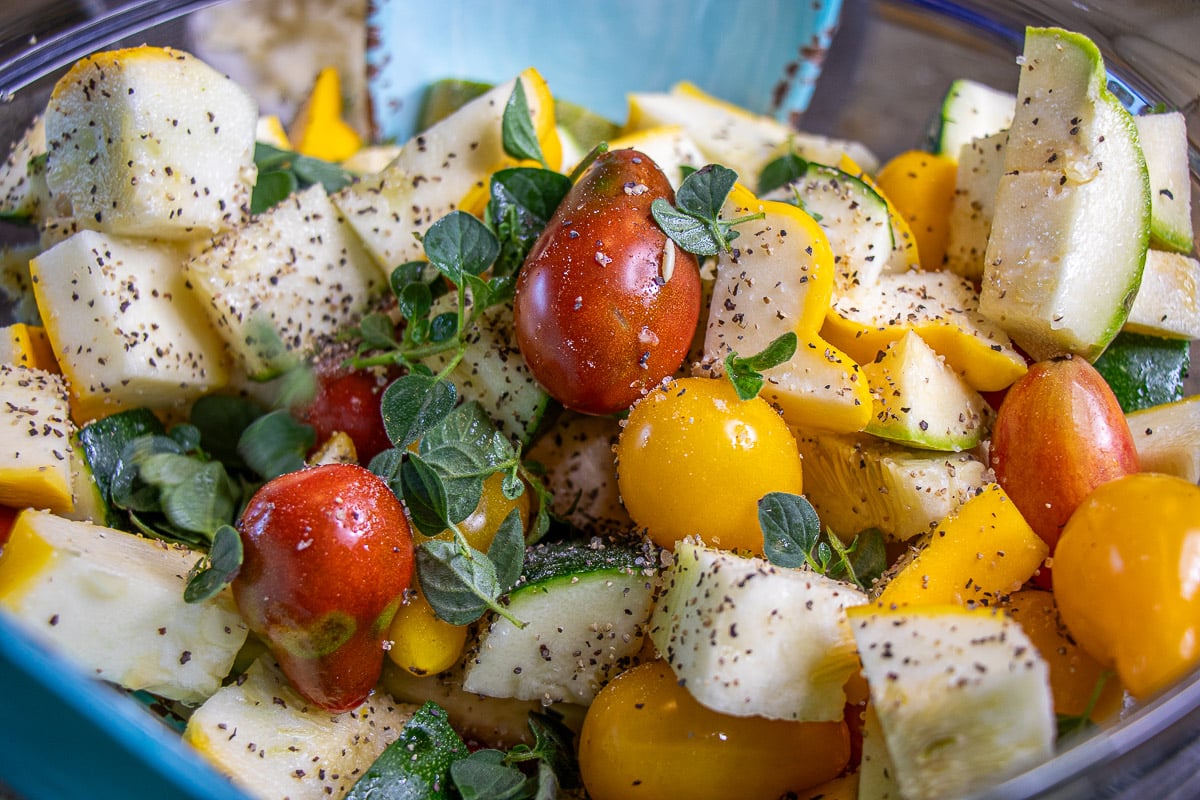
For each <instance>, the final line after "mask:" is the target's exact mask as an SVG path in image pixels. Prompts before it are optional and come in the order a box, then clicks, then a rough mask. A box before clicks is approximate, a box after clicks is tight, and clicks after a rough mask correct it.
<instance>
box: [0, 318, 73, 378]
mask: <svg viewBox="0 0 1200 800" xmlns="http://www.w3.org/2000/svg"><path fill="white" fill-rule="evenodd" d="M0 362H3V363H5V364H15V365H18V366H22V367H33V368H34V369H43V370H45V371H46V372H55V373H57V372H59V369H58V359H57V358H55V357H54V348H52V347H51V346H50V339H48V338H47V337H46V329H45V328H43V327H42V326H41V325H29V324H26V323H24V322H14V323H13V324H12V325H7V326H5V327H4V328H0Z"/></svg>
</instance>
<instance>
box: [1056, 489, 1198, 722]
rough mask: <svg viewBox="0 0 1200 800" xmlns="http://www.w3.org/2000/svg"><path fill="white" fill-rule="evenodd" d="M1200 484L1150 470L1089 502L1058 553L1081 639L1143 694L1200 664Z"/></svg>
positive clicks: (1062, 595)
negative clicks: (1199, 485) (1150, 471)
mask: <svg viewBox="0 0 1200 800" xmlns="http://www.w3.org/2000/svg"><path fill="white" fill-rule="evenodd" d="M1198 576H1200V487H1197V486H1196V485H1195V484H1193V483H1190V482H1188V481H1186V480H1184V479H1183V478H1177V477H1174V476H1171V475H1159V474H1155V473H1149V472H1142V473H1138V474H1136V475H1127V476H1125V477H1123V478H1118V479H1116V480H1113V481H1110V482H1108V483H1106V484H1104V485H1103V486H1101V487H1099V488H1098V489H1096V491H1094V492H1092V493H1091V494H1090V495H1088V497H1087V498H1086V499H1085V500H1084V501H1083V503H1082V504H1080V506H1079V508H1078V509H1076V511H1075V513H1074V514H1072V515H1071V519H1070V521H1069V522H1068V523H1067V526H1066V528H1065V529H1064V530H1063V534H1062V538H1061V539H1059V542H1058V550H1057V552H1056V554H1055V557H1054V598H1055V601H1056V602H1057V604H1058V609H1059V612H1060V613H1061V615H1062V620H1063V622H1064V623H1065V624H1066V626H1067V629H1068V630H1069V631H1070V633H1071V636H1072V638H1073V639H1074V640H1075V641H1076V642H1078V643H1079V646H1080V647H1082V648H1083V649H1084V650H1086V651H1087V652H1088V653H1089V654H1091V655H1092V657H1094V658H1095V659H1096V660H1097V661H1099V662H1100V663H1101V664H1102V665H1104V666H1107V667H1112V668H1115V669H1116V672H1117V675H1118V677H1120V679H1121V683H1123V684H1124V685H1125V688H1127V689H1128V690H1129V691H1130V693H1132V694H1133V696H1134V697H1136V698H1138V699H1139V700H1145V699H1148V698H1149V697H1150V696H1152V695H1154V694H1155V693H1156V692H1158V691H1160V690H1162V689H1165V688H1166V687H1167V686H1169V685H1170V684H1171V683H1173V682H1174V681H1175V680H1177V679H1179V678H1181V677H1182V676H1183V675H1185V674H1187V673H1188V672H1189V671H1190V670H1192V669H1194V668H1195V667H1196V666H1197V665H1200V577H1198Z"/></svg>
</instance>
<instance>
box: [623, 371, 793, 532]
mask: <svg viewBox="0 0 1200 800" xmlns="http://www.w3.org/2000/svg"><path fill="white" fill-rule="evenodd" d="M617 485H618V487H619V489H620V491H621V499H622V501H623V502H624V503H625V508H626V510H627V511H628V512H629V516H630V517H631V518H632V519H633V521H634V522H635V523H636V524H637V525H638V526H639V527H641V528H645V529H646V532H647V533H648V534H649V536H650V538H651V539H653V540H654V542H655V543H656V544H658V545H660V546H662V547H667V548H670V547H672V546H673V545H674V544H675V542H676V541H678V540H679V539H682V538H684V537H687V536H692V535H696V536H699V537H700V538H701V539H702V540H703V541H704V542H705V543H706V544H708V545H711V546H714V547H722V548H724V549H726V550H749V551H752V552H754V553H761V552H762V548H763V540H762V530H761V528H760V527H759V524H758V501H759V500H760V499H761V498H762V496H763V495H765V494H767V493H769V492H790V493H794V494H799V493H800V492H801V490H802V488H803V481H802V476H801V469H800V453H799V451H798V450H797V448H796V440H795V438H794V437H793V436H792V432H791V431H790V430H789V429H788V427H787V424H786V423H785V422H784V421H783V419H782V418H781V417H780V416H779V414H778V413H776V411H775V409H774V408H772V407H771V405H770V404H769V403H767V401H765V400H763V399H762V398H759V397H755V398H751V399H750V400H741V399H739V398H738V396H737V393H736V392H735V391H734V389H733V385H732V384H731V383H730V382H729V381H728V380H726V379H724V378H683V379H680V380H676V381H672V382H670V383H667V384H666V385H665V386H663V387H661V388H658V389H655V390H654V391H652V392H651V393H650V394H648V395H646V396H645V397H643V398H642V399H641V400H639V401H638V402H637V404H636V405H634V407H633V410H632V411H630V412H629V419H628V420H627V421H626V424H625V428H624V429H623V430H622V431H621V438H620V440H619V441H618V443H617Z"/></svg>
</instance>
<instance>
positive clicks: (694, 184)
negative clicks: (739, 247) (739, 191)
mask: <svg viewBox="0 0 1200 800" xmlns="http://www.w3.org/2000/svg"><path fill="white" fill-rule="evenodd" d="M735 183H737V173H736V172H734V171H733V170H731V169H729V168H728V167H724V166H721V165H720V164H707V165H705V166H704V167H701V168H700V169H698V170H696V171H695V172H693V173H691V174H690V175H688V176H687V177H686V178H684V179H683V182H682V183H680V184H679V189H678V190H676V192H675V205H671V204H670V203H669V202H667V200H666V199H664V198H661V197H660V198H658V199H656V200H655V201H654V202H653V203H651V204H650V213H651V214H652V215H653V216H654V221H655V222H657V223H658V225H659V227H660V228H662V229H663V232H664V233H666V234H667V236H669V237H671V240H672V241H674V242H675V244H677V245H679V246H680V247H682V248H683V249H684V250H687V251H688V252H689V253H695V254H696V255H698V256H715V255H717V254H719V253H723V252H729V251H730V250H731V249H732V247H731V245H730V242H732V241H733V240H734V239H736V238H737V237H738V232H737V231H736V230H734V229H733V227H734V226H735V225H741V224H742V223H745V222H750V221H751V220H756V219H762V218H763V217H764V213H763V212H761V211H760V212H758V213H755V214H747V215H745V216H742V217H737V218H736V219H731V220H725V219H721V208H722V207H723V206H724V205H725V200H726V198H728V197H729V192H730V191H732V189H733V186H734V184H735Z"/></svg>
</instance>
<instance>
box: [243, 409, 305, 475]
mask: <svg viewBox="0 0 1200 800" xmlns="http://www.w3.org/2000/svg"><path fill="white" fill-rule="evenodd" d="M316 439H317V435H316V431H315V430H313V427H312V426H311V425H305V424H304V423H302V422H299V421H298V420H296V419H295V418H294V417H292V415H291V414H289V413H288V412H287V411H285V410H283V409H279V410H276V411H272V412H270V413H268V414H264V415H263V416H261V417H259V418H258V419H256V420H254V422H252V423H250V425H249V426H248V427H247V428H246V429H245V430H244V431H243V432H242V436H241V438H240V439H239V440H238V446H237V449H238V454H239V455H241V457H242V459H243V460H244V461H245V462H246V464H247V466H249V467H250V469H252V470H254V471H255V472H256V473H258V475H260V476H261V477H262V478H263V479H265V480H271V479H272V478H277V477H279V476H280V475H284V474H286V473H289V472H295V471H296V470H298V469H301V468H303V467H304V456H305V455H306V454H307V453H308V451H309V450H311V449H312V447H313V445H314V444H316Z"/></svg>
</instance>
